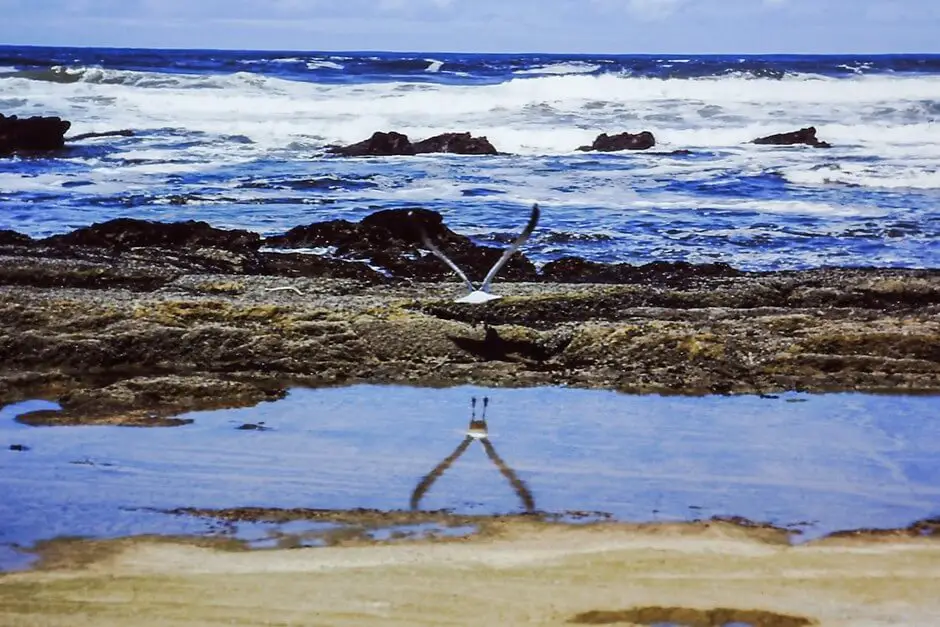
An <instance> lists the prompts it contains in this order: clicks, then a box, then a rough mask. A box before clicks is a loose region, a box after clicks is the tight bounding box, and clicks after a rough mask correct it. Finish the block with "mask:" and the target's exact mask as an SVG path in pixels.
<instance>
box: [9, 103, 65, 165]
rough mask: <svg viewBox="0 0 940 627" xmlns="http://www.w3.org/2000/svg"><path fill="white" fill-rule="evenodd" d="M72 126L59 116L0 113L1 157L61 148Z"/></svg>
mask: <svg viewBox="0 0 940 627" xmlns="http://www.w3.org/2000/svg"><path fill="white" fill-rule="evenodd" d="M71 126H72V123H71V122H69V121H67V120H63V119H62V118H60V117H57V116H48V117H46V116H33V117H30V118H20V117H17V116H15V115H9V116H7V115H4V114H2V113H0V157H9V156H11V155H14V154H32V153H43V152H51V151H55V150H60V149H62V148H63V147H64V146H65V133H66V131H68V130H69V127H71Z"/></svg>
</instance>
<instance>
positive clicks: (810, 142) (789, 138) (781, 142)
mask: <svg viewBox="0 0 940 627" xmlns="http://www.w3.org/2000/svg"><path fill="white" fill-rule="evenodd" d="M751 143H752V144H772V145H775V146H789V145H792V144H806V145H807V146H813V147H815V148H831V147H832V144H830V143H828V142H824V141H820V140H819V139H818V138H817V137H816V127H815V126H807V127H806V128H801V129H800V130H798V131H791V132H789V133H777V134H775V135H768V136H767V137H758V138H757V139H755V140H753V141H752V142H751Z"/></svg>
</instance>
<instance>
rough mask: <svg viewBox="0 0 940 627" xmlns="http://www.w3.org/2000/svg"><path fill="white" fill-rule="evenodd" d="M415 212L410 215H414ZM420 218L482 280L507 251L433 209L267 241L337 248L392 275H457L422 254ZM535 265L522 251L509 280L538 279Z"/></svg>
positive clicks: (380, 214) (323, 225) (325, 225)
mask: <svg viewBox="0 0 940 627" xmlns="http://www.w3.org/2000/svg"><path fill="white" fill-rule="evenodd" d="M409 214H410V215H409ZM415 222H420V223H421V225H422V226H423V227H424V229H425V231H426V232H427V233H428V236H429V237H431V238H432V239H433V240H434V241H435V242H436V243H437V244H438V246H440V247H441V249H443V250H444V252H445V253H446V254H447V255H448V256H449V257H450V258H451V259H453V260H454V262H455V263H457V264H458V265H459V266H460V267H461V268H463V269H464V271H465V272H467V274H468V275H469V276H470V278H471V279H475V280H481V279H482V278H483V277H484V276H485V275H486V272H487V271H488V270H489V269H490V267H491V266H492V265H493V264H494V263H496V260H497V259H499V257H500V255H502V252H503V250H504V249H503V248H492V247H488V246H478V245H477V244H474V243H473V242H472V241H471V240H470V238H468V237H466V236H463V235H459V234H457V233H454V232H453V231H451V230H450V229H449V228H447V226H445V225H444V223H443V219H442V217H441V215H440V214H439V213H437V212H436V211H429V210H427V209H412V210H408V209H387V210H382V211H377V212H376V213H373V214H371V215H369V216H367V217H365V218H363V220H362V221H361V222H359V223H358V224H357V223H353V222H348V221H346V220H332V221H330V222H320V223H315V224H310V225H307V226H299V227H295V228H293V229H291V230H290V231H288V232H287V233H285V234H284V235H279V236H274V237H269V238H267V239H266V240H265V244H266V245H267V246H271V247H279V248H305V247H319V246H334V247H335V248H336V255H337V256H339V257H346V258H351V259H359V260H362V259H368V260H369V261H370V262H371V263H372V264H373V265H376V266H381V267H383V268H385V269H386V270H387V271H388V272H389V273H390V274H391V275H392V276H395V277H400V278H410V279H418V280H438V279H446V278H448V277H451V276H453V273H452V272H451V270H450V269H449V268H448V267H447V266H445V265H444V264H443V263H441V261H440V260H438V259H437V258H436V257H434V256H433V255H431V254H427V255H423V256H421V255H419V254H418V253H419V250H421V249H422V248H423V247H422V245H421V240H420V235H419V234H418V231H417V229H416V228H415ZM536 276H537V272H536V268H535V265H534V264H533V263H532V262H531V261H529V260H528V259H527V258H526V257H525V256H524V255H522V254H521V253H517V254H516V255H514V256H513V258H512V259H511V260H510V261H509V263H507V264H506V267H505V268H504V269H503V271H502V272H501V274H500V278H501V279H503V280H506V279H508V280H523V279H534V278H535V277H536Z"/></svg>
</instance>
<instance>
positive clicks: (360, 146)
mask: <svg viewBox="0 0 940 627" xmlns="http://www.w3.org/2000/svg"><path fill="white" fill-rule="evenodd" d="M327 152H328V153H330V154H334V155H339V156H342V157H388V156H400V155H403V156H410V155H420V154H426V153H436V152H446V153H453V154H459V155H495V154H497V150H496V148H495V147H494V146H493V144H491V143H490V141H489V140H488V139H487V138H486V137H473V136H471V135H470V133H442V134H440V135H435V136H433V137H428V138H427V139H423V140H421V141H419V142H412V141H411V140H410V139H408V136H407V135H405V134H403V133H398V132H396V131H389V132H387V133H386V132H382V131H376V132H375V133H373V134H372V137H370V138H369V139H364V140H363V141H361V142H357V143H355V144H349V145H348V146H329V147H327Z"/></svg>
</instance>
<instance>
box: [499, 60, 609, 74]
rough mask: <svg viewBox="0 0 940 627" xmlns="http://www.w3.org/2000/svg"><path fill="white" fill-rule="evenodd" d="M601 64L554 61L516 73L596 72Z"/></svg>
mask: <svg viewBox="0 0 940 627" xmlns="http://www.w3.org/2000/svg"><path fill="white" fill-rule="evenodd" d="M600 67H601V66H599V65H597V64H595V63H584V62H583V61H569V62H565V63H552V64H551V65H542V66H539V67H533V68H526V69H524V70H516V71H515V72H514V74H517V75H519V76H525V75H527V74H557V75H565V74H590V73H591V72H596V71H597V70H599V69H600Z"/></svg>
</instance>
